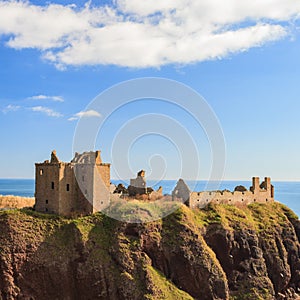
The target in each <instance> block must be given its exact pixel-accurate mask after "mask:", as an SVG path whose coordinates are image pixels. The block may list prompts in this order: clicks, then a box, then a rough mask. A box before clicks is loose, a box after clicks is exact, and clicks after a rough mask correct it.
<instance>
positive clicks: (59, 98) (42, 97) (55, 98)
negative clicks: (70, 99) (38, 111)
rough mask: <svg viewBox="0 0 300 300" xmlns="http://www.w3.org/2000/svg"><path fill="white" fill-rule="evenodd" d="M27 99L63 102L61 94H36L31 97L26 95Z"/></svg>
mask: <svg viewBox="0 0 300 300" xmlns="http://www.w3.org/2000/svg"><path fill="white" fill-rule="evenodd" d="M27 99H29V100H50V101H55V102H64V98H63V97H62V96H47V95H36V96H32V97H28V98H27Z"/></svg>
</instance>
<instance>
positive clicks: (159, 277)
mask: <svg viewBox="0 0 300 300" xmlns="http://www.w3.org/2000/svg"><path fill="white" fill-rule="evenodd" d="M146 269H147V273H148V275H149V278H150V281H151V282H152V284H153V285H152V290H153V293H151V294H146V295H145V299H149V300H154V299H155V300H160V299H161V300H162V299H166V300H167V299H168V300H171V299H176V300H192V299H193V298H192V297H191V296H190V295H189V294H188V293H186V292H184V291H182V290H180V289H179V288H177V287H176V285H174V284H173V283H172V282H171V281H169V280H168V279H167V278H166V277H165V276H164V275H163V274H162V273H161V272H159V271H158V270H156V269H154V268H153V267H152V266H149V265H148V266H147V267H146Z"/></svg>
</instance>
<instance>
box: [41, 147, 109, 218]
mask: <svg viewBox="0 0 300 300" xmlns="http://www.w3.org/2000/svg"><path fill="white" fill-rule="evenodd" d="M35 168H36V173H35V209H36V211H40V212H46V213H55V214H59V215H65V216H68V215H71V214H73V213H81V214H89V213H93V212H96V211H100V210H102V209H104V208H105V207H107V206H108V205H109V201H110V200H109V187H110V164H107V163H102V160H101V156H100V151H96V152H84V153H83V154H78V153H76V154H75V157H74V159H73V160H72V161H71V162H69V163H66V162H61V161H60V160H59V159H58V157H57V155H56V151H55V150H54V151H53V152H52V153H51V160H50V161H49V160H46V161H45V162H43V163H36V164H35Z"/></svg>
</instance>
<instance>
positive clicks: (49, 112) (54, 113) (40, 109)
mask: <svg viewBox="0 0 300 300" xmlns="http://www.w3.org/2000/svg"><path fill="white" fill-rule="evenodd" d="M30 110H32V111H35V112H41V113H44V114H46V115H47V116H48V117H56V118H58V117H62V116H63V115H62V114H61V113H59V112H57V111H55V110H53V109H51V108H48V107H45V106H34V107H30Z"/></svg>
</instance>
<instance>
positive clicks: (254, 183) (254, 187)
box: [251, 177, 260, 193]
mask: <svg viewBox="0 0 300 300" xmlns="http://www.w3.org/2000/svg"><path fill="white" fill-rule="evenodd" d="M259 190H260V187H259V177H252V187H251V191H252V192H253V193H256V192H259Z"/></svg>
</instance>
